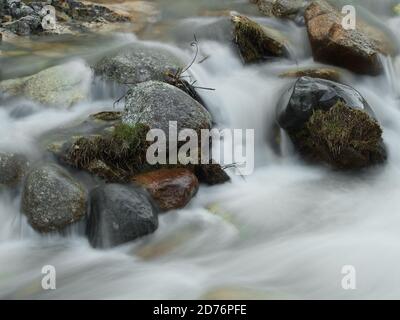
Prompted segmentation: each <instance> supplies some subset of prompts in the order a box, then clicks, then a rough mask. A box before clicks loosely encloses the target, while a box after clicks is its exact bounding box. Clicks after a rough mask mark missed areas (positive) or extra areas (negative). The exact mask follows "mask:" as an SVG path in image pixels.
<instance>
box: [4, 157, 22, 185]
mask: <svg viewBox="0 0 400 320" xmlns="http://www.w3.org/2000/svg"><path fill="white" fill-rule="evenodd" d="M27 169H28V160H27V159H26V158H25V156H23V155H20V154H15V153H0V185H4V186H7V187H14V186H16V185H18V184H19V183H20V182H21V181H22V179H23V177H24V175H25V173H26V171H27Z"/></svg>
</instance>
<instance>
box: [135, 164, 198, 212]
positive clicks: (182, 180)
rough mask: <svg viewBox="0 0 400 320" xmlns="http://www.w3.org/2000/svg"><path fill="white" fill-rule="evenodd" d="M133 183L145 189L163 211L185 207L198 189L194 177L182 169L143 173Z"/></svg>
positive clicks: (188, 171)
mask: <svg viewBox="0 0 400 320" xmlns="http://www.w3.org/2000/svg"><path fill="white" fill-rule="evenodd" d="M133 181H134V182H136V183H137V184H140V185H141V186H143V187H144V188H146V189H147V191H148V192H149V193H150V194H151V196H152V198H153V199H154V200H155V201H156V203H157V204H158V206H159V207H160V209H161V210H163V211H167V210H173V209H180V208H183V207H185V206H186V205H187V204H188V203H189V201H190V200H191V199H192V197H193V196H194V195H195V194H196V192H197V190H198V188H199V183H198V181H197V178H196V176H195V175H194V174H193V173H192V172H191V171H190V170H188V169H183V168H177V169H161V170H156V171H151V172H147V173H143V174H140V175H137V176H135V177H134V178H133Z"/></svg>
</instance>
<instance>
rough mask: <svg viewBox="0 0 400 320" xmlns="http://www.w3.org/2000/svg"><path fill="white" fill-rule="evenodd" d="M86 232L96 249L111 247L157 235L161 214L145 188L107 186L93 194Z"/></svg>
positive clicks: (99, 188)
mask: <svg viewBox="0 0 400 320" xmlns="http://www.w3.org/2000/svg"><path fill="white" fill-rule="evenodd" d="M90 202H91V206H90V214H89V217H88V221H87V228H86V233H87V235H88V238H89V241H90V243H91V244H92V245H93V246H94V247H101V248H108V247H113V246H117V245H120V244H124V243H126V242H130V241H133V240H135V239H137V238H140V237H143V236H145V235H148V234H150V233H153V232H154V231H155V230H156V229H157V227H158V215H157V212H156V210H155V208H154V206H153V204H152V203H151V201H150V200H149V198H148V196H147V195H146V193H145V192H143V190H142V189H140V188H137V187H133V186H125V185H118V184H107V185H104V186H101V187H98V188H96V189H94V190H93V191H92V192H91V200H90Z"/></svg>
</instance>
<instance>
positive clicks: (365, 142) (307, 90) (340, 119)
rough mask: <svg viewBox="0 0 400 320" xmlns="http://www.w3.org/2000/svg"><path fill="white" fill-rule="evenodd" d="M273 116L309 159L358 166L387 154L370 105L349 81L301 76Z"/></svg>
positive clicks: (347, 167)
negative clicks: (340, 82)
mask: <svg viewBox="0 0 400 320" xmlns="http://www.w3.org/2000/svg"><path fill="white" fill-rule="evenodd" d="M288 99H289V100H288ZM277 121H278V123H279V125H280V126H281V128H283V129H284V130H286V132H287V133H288V135H289V137H290V138H291V140H292V142H293V144H294V145H295V147H296V149H297V150H298V151H299V152H300V154H302V155H303V156H304V157H305V158H306V159H307V160H311V161H313V162H322V163H326V164H329V165H330V166H332V167H334V168H338V169H359V168H364V167H368V166H371V165H374V164H379V163H382V162H384V161H385V160H386V158H387V153H386V149H385V146H384V143H383V139H382V129H381V127H380V125H379V123H378V122H377V120H376V119H375V116H374V113H373V111H372V109H371V107H370V106H369V105H368V103H367V102H366V101H365V99H364V98H363V97H362V96H361V95H360V94H359V93H358V92H357V91H356V90H354V89H353V88H351V87H349V86H345V85H342V84H338V83H335V82H332V81H328V80H323V79H313V78H309V77H302V78H300V79H299V80H297V82H296V83H295V84H294V86H292V87H291V88H290V89H289V91H288V92H286V94H285V95H284V96H283V97H282V99H281V101H280V103H279V104H278V110H277Z"/></svg>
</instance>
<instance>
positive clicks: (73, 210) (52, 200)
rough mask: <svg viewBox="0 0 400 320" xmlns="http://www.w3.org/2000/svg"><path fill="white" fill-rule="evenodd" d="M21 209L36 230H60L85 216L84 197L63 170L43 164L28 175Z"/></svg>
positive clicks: (72, 179)
mask: <svg viewBox="0 0 400 320" xmlns="http://www.w3.org/2000/svg"><path fill="white" fill-rule="evenodd" d="M21 207H22V211H23V212H24V213H25V214H26V216H27V217H28V221H29V223H30V225H31V226H32V227H33V228H34V229H35V230H37V231H39V232H51V231H60V230H62V229H64V228H65V227H67V226H68V225H70V224H72V223H74V222H76V221H79V220H80V219H82V218H83V217H84V216H85V214H86V207H87V194H86V191H85V188H84V187H83V186H82V185H81V184H80V183H79V182H78V181H77V180H75V179H74V178H73V177H72V176H71V175H70V174H69V173H68V172H67V171H66V170H65V169H63V168H61V167H59V166H57V165H55V164H43V165H40V166H38V167H36V168H34V169H32V170H31V171H30V172H29V173H28V175H27V177H26V180H25V184H24V188H23V193H22V205H21Z"/></svg>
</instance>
